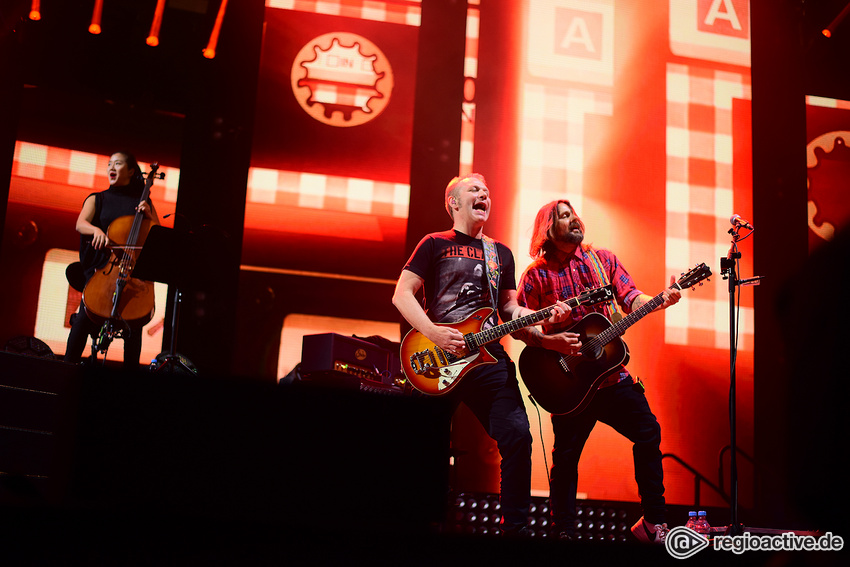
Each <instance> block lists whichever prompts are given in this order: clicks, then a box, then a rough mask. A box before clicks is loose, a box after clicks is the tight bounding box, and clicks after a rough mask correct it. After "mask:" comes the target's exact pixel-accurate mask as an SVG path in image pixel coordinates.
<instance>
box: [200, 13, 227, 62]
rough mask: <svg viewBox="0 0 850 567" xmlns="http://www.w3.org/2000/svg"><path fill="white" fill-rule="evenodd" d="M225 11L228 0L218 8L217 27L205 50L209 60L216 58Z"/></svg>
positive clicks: (215, 26)
mask: <svg viewBox="0 0 850 567" xmlns="http://www.w3.org/2000/svg"><path fill="white" fill-rule="evenodd" d="M225 10H227V0H221V6H219V7H218V15H217V16H216V17H215V25H214V26H213V30H212V33H211V34H210V40H209V42H208V43H207V47H206V48H205V49H204V57H206V58H207V59H212V58H214V57H215V48H216V45H218V35H219V33H221V22H222V21H224V12H225Z"/></svg>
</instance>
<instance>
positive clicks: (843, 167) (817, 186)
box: [806, 130, 850, 241]
mask: <svg viewBox="0 0 850 567" xmlns="http://www.w3.org/2000/svg"><path fill="white" fill-rule="evenodd" d="M848 142H850V131H847V130H838V131H833V132H827V133H825V134H822V135H820V136H818V137H817V138H815V139H814V140H812V141H811V142H809V143H808V145H807V147H806V155H807V167H808V180H807V183H808V190H809V205H808V208H809V211H808V219H809V229H811V231H812V232H813V233H815V234H816V235H817V236H818V237H820V238H821V239H822V240H825V241H829V240H832V238H833V236H834V234H835V232H836V230H838V229H840V228H842V227H845V226H847V225H848V224H850V201H848V199H847V195H846V187H847V180H848V179H850V148H848V147H847V144H848Z"/></svg>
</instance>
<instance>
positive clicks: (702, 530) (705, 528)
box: [694, 510, 711, 539]
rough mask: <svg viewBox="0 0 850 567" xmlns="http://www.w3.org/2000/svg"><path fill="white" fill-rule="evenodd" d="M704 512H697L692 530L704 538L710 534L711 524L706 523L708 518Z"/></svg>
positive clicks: (707, 537)
mask: <svg viewBox="0 0 850 567" xmlns="http://www.w3.org/2000/svg"><path fill="white" fill-rule="evenodd" d="M705 516H706V514H705V512H704V511H702V510H700V511H699V512H698V513H697V521H696V524H694V531H696V532H697V533H698V534H700V535H701V536H703V537H704V538H705V539H709V536H710V535H711V526H709V525H708V520H706V519H705Z"/></svg>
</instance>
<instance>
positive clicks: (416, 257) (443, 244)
mask: <svg viewBox="0 0 850 567" xmlns="http://www.w3.org/2000/svg"><path fill="white" fill-rule="evenodd" d="M496 251H497V252H498V255H499V264H500V266H499V270H500V274H499V295H501V292H502V291H505V290H512V289H516V275H515V267H514V257H513V254H512V253H511V251H510V249H509V248H508V247H507V246H505V245H504V244H502V243H501V242H496ZM404 269H405V270H410V271H411V272H413V273H414V274H416V275H418V276H419V277H421V278H422V279H424V280H425V283H424V290H423V293H424V297H425V305H424V308H425V312H426V313H427V314H428V317H429V318H430V319H431V320H432V321H434V322H435V323H457V322H459V321H463V320H464V319H466V318H467V317H468V316H469V315H471V314H472V313H473V312H475V311H477V310H478V309H481V308H482V307H490V308H492V307H493V303H494V302H493V300H492V298H491V293H490V289H491V287H490V284H489V281H488V278H487V267H486V263H485V259H484V245H483V243H482V241H481V240H480V239H478V238H473V237H471V236H468V235H466V234H463V233H462V232H458V231H456V230H448V231H445V232H435V233H432V234H428V235H426V236H425V237H424V238H423V239H422V240H420V241H419V244H418V245H417V246H416V249H415V250H414V251H413V254H412V255H411V256H410V259H409V260H408V261H407V264H405V266H404ZM498 323H499V320H498V313H494V314H493V316H492V317H491V318H490V319H488V320H487V321H486V322H485V323H484V324H483V326H482V328H483V329H489V328H490V327H494V326H496V325H498ZM497 345H498V343H491V345H489V346H488V350H490V351H491V354H493V355H494V356H496V355H497V351H502V348H501V345H498V346H497Z"/></svg>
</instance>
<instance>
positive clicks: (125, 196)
mask: <svg viewBox="0 0 850 567" xmlns="http://www.w3.org/2000/svg"><path fill="white" fill-rule="evenodd" d="M143 191H144V187H143V186H142V185H140V184H137V183H133V182H131V183H129V184H128V185H121V186H116V187H110V188H109V189H107V190H106V191H100V192H98V193H92V194H91V195H89V197H91V196H92V195H94V209H95V212H94V218H93V219H92V221H91V223H92V224H93V225H94V226H96V227H98V228H99V229H101V230H102V231H104V232H106V230H107V229H108V228H109V225H110V224H112V221H114V220H115V219H117V218H118V217H123V216H127V215H135V214H136V205H138V204H139V201H140V200H141V198H142V192H143ZM86 198H88V197H86ZM147 202H148V203H150V202H151V200H150V198H148V199H147ZM93 239H94V236H92V235H81V238H80V262H81V263H82V265H83V271H84V273H85V276H86V281H89V278H91V277H92V275H93V274H94V273H95V271H96V270H97V269H98V268H100V267H101V266H103V265H104V264H106V262H107V261H108V260H109V256H110V252H109V249H107V248H102V249H100V250H95V249H94V248H92V245H91V242H92V240H93Z"/></svg>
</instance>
